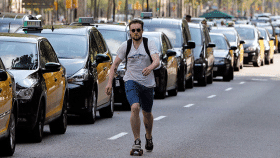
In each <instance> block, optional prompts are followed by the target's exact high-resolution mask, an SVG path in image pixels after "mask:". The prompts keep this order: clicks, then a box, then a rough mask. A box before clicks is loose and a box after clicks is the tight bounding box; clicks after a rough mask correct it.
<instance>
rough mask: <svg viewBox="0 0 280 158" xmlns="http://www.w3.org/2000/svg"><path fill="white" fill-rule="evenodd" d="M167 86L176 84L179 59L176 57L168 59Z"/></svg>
mask: <svg viewBox="0 0 280 158" xmlns="http://www.w3.org/2000/svg"><path fill="white" fill-rule="evenodd" d="M167 74H168V77H167V87H171V86H174V85H175V83H176V80H177V60H176V58H175V57H168V59H167Z"/></svg>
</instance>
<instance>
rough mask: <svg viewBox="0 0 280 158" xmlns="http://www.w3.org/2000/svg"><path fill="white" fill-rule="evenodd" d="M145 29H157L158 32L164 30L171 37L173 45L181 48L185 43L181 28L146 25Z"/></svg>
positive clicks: (150, 30)
mask: <svg viewBox="0 0 280 158" xmlns="http://www.w3.org/2000/svg"><path fill="white" fill-rule="evenodd" d="M144 31H149V32H152V31H156V32H163V33H165V34H166V36H167V37H168V38H169V40H170V42H171V43H172V45H173V47H175V48H181V47H182V44H183V35H182V31H181V29H180V28H163V27H159V26H156V27H154V26H145V25H144Z"/></svg>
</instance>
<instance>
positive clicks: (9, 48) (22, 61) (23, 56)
mask: <svg viewBox="0 0 280 158" xmlns="http://www.w3.org/2000/svg"><path fill="white" fill-rule="evenodd" d="M0 56H1V58H2V61H3V63H4V65H5V67H6V68H7V69H22V70H35V69H37V67H38V54H37V45H36V43H23V42H8V41H0Z"/></svg>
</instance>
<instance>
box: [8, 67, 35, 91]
mask: <svg viewBox="0 0 280 158" xmlns="http://www.w3.org/2000/svg"><path fill="white" fill-rule="evenodd" d="M8 71H9V72H10V73H11V74H13V76H14V79H15V83H16V85H17V86H20V87H27V88H28V87H31V86H32V85H33V84H34V83H36V81H37V80H38V77H36V76H35V75H32V74H33V73H35V72H36V71H37V70H8ZM35 74H37V73H35Z"/></svg>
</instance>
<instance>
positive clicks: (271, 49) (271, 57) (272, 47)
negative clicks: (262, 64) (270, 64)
mask: <svg viewBox="0 0 280 158" xmlns="http://www.w3.org/2000/svg"><path fill="white" fill-rule="evenodd" d="M277 43H278V42H277ZM269 46H270V49H269V59H273V56H274V40H269Z"/></svg>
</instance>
